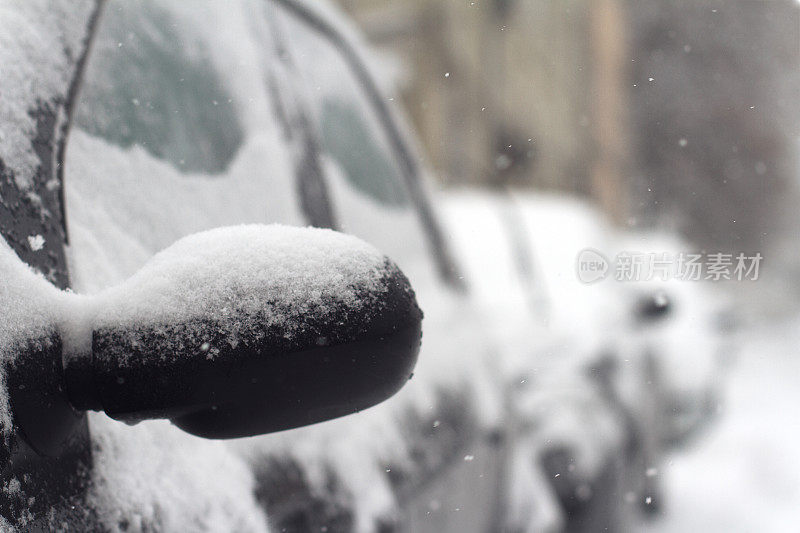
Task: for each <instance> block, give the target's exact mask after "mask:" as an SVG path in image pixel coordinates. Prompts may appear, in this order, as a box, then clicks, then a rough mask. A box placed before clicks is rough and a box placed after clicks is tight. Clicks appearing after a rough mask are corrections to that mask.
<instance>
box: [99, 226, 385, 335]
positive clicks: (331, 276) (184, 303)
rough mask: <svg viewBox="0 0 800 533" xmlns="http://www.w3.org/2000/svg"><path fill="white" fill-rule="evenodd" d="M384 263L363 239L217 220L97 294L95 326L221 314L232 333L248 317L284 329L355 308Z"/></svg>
mask: <svg viewBox="0 0 800 533" xmlns="http://www.w3.org/2000/svg"><path fill="white" fill-rule="evenodd" d="M389 265H390V263H389V262H388V260H387V259H386V258H385V256H384V255H383V254H381V253H380V252H379V251H378V250H376V249H375V248H373V247H372V246H370V245H368V244H366V243H364V242H363V241H361V240H359V239H357V238H355V237H351V236H349V235H344V234H341V233H336V232H334V231H330V230H324V229H315V228H298V227H291V226H281V225H243V226H233V227H226V228H219V229H214V230H210V231H206V232H203V233H198V234H194V235H191V236H189V237H185V238H183V239H181V240H179V241H178V242H176V243H175V244H174V245H172V246H171V247H169V248H167V249H166V250H164V251H162V252H160V253H158V254H156V255H155V256H154V257H153V258H152V259H151V260H150V261H149V262H148V263H147V264H146V265H145V266H144V267H143V268H142V269H141V270H140V271H139V272H138V273H137V274H135V275H134V276H132V277H131V278H130V279H129V280H128V281H126V282H125V283H123V284H122V285H119V286H117V287H114V288H111V289H108V290H107V291H105V292H103V293H101V294H99V295H97V297H96V300H97V301H96V304H95V305H94V306H93V307H94V308H95V310H96V312H98V313H99V316H98V317H97V318H96V321H95V322H94V325H95V328H103V327H110V328H115V327H121V326H142V325H158V324H170V323H177V322H184V323H185V322H191V321H198V320H199V321H214V322H222V323H223V324H225V325H226V327H227V328H230V329H231V330H232V331H233V332H236V331H240V332H243V331H244V330H246V329H248V328H250V327H251V326H253V325H254V324H252V323H249V322H250V321H252V320H255V318H254V317H255V316H257V315H259V316H261V319H260V320H264V319H265V320H266V323H267V325H268V326H274V327H279V328H281V329H282V331H284V335H285V336H286V337H287V338H289V337H291V336H292V335H293V334H294V333H296V331H297V329H298V328H301V327H302V324H303V319H304V317H305V316H306V315H307V314H308V313H313V315H314V317H316V318H320V317H325V316H328V315H329V314H331V313H332V312H334V311H336V310H340V309H341V308H342V307H344V308H345V309H349V310H359V309H364V308H365V307H368V306H370V305H374V304H376V303H377V294H380V293H382V292H385V291H386V286H385V280H386V279H387V276H386V274H387V268H390V267H389Z"/></svg>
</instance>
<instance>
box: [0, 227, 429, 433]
mask: <svg viewBox="0 0 800 533" xmlns="http://www.w3.org/2000/svg"><path fill="white" fill-rule="evenodd" d="M67 300H68V304H66V305H65V309H66V313H65V315H66V316H65V319H64V320H63V322H62V323H61V324H59V327H58V330H59V332H60V341H61V345H62V351H63V355H62V357H61V365H62V369H63V372H62V378H63V383H61V384H59V385H58V388H59V390H61V391H62V392H63V395H64V396H65V398H66V400H67V401H68V403H69V404H70V405H71V407H72V408H74V409H75V410H78V411H85V410H95V411H104V412H105V413H106V414H108V415H109V416H111V417H113V418H117V419H120V420H123V421H126V422H131V423H135V422H138V421H141V420H146V419H157V418H166V419H169V420H171V421H172V422H173V423H174V424H175V425H177V426H178V427H180V428H181V429H183V430H185V431H187V432H189V433H192V434H195V435H199V436H202V437H207V438H219V439H224V438H236V437H245V436H252V435H259V434H263V433H269V432H274V431H281V430H285V429H290V428H295V427H299V426H304V425H308V424H313V423H316V422H320V421H323V420H327V419H331V418H336V417H340V416H344V415H347V414H350V413H354V412H357V411H360V410H362V409H365V408H367V407H370V406H372V405H375V404H377V403H379V402H381V401H383V400H385V399H387V398H388V397H390V396H391V395H393V394H394V393H395V392H397V391H398V390H399V389H400V388H401V387H402V386H403V384H404V383H406V382H407V381H408V379H409V378H410V377H411V374H412V370H413V367H414V365H415V363H416V358H417V353H418V351H419V346H420V338H421V320H422V312H421V311H420V309H419V307H418V306H417V303H416V299H415V295H414V292H413V290H412V288H411V286H410V284H409V282H408V280H407V279H406V277H405V276H404V275H403V273H402V272H401V271H400V270H399V269H398V268H397V266H395V265H394V263H392V262H391V261H390V260H389V259H387V258H386V257H385V256H383V255H382V254H381V253H380V252H378V251H377V250H375V249H374V248H372V247H371V246H369V245H367V244H365V243H363V242H361V241H359V240H358V239H356V238H354V237H350V236H347V235H343V234H339V233H336V232H333V231H330V230H320V229H310V228H305V229H303V228H291V227H283V226H239V227H231V228H221V229H217V230H212V231H209V232H205V233H201V234H196V235H192V236H190V237H187V238H185V239H182V240H180V241H178V242H177V243H176V244H174V245H173V246H171V247H170V248H168V249H166V250H164V251H163V252H161V253H159V254H157V255H156V256H155V257H154V258H153V259H152V260H151V261H150V262H149V263H148V264H147V265H145V266H144V267H143V268H142V269H141V270H140V271H139V272H138V273H137V274H135V275H134V276H133V277H131V278H130V279H129V280H128V281H126V282H124V283H123V284H122V285H120V286H118V287H114V288H112V289H110V290H108V291H105V292H103V293H100V294H98V295H96V296H88V297H78V296H74V295H73V297H71V298H68V299H67ZM25 389H26V392H25V393H24V394H23V396H28V397H29V396H31V394H33V393H32V392H31V390H30V389H31V387H30V386H29V387H26V388H25ZM11 392H12V411H13V414H14V417H15V419H16V420H17V421H18V422H19V425H20V426H21V429H22V430H23V433H24V434H26V435H29V436H30V434H32V433H33V434H42V433H44V434H45V435H46V433H47V431H44V430H43V429H42V428H37V429H36V431H33V432H31V431H30V430H29V427H30V425H31V424H34V425H35V424H36V420H37V419H39V420H41V419H42V416H41V413H40V414H39V415H38V416H37V414H36V413H35V412H34V411H35V407H32V406H31V405H26V402H25V401H23V402H22V404H20V403H19V402H16V404H15V401H14V391H11ZM27 403H28V404H30V402H27ZM39 404H41V402H39ZM20 409H21V410H22V411H23V412H20ZM26 410H27V411H28V412H27V413H26V412H24V411H26ZM20 415H21V416H20ZM26 425H27V426H28V428H26ZM32 444H33V445H34V447H36V443H32Z"/></svg>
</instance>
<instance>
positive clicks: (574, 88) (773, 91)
mask: <svg viewBox="0 0 800 533" xmlns="http://www.w3.org/2000/svg"><path fill="white" fill-rule="evenodd" d="M339 2H340V4H341V6H342V7H343V8H344V9H345V10H346V11H347V12H348V13H349V14H350V15H351V16H352V17H353V18H354V19H355V20H356V21H357V23H358V24H359V25H360V27H361V29H362V30H363V31H364V32H365V33H366V35H367V36H368V39H369V40H370V44H372V45H373V47H374V48H377V50H379V53H381V54H382V55H383V57H382V58H381V60H380V61H376V64H380V65H381V70H382V71H383V72H386V74H387V75H390V76H393V80H394V86H395V87H398V88H399V93H400V95H401V97H402V103H403V105H404V106H405V109H406V111H407V114H408V116H409V117H410V119H411V121H412V122H413V126H414V129H415V130H416V132H417V133H418V134H419V137H420V138H421V139H422V142H423V144H424V147H423V150H422V151H423V155H424V156H425V157H426V158H427V160H428V162H429V164H430V166H431V167H432V168H433V169H434V170H435V171H436V172H435V176H436V178H437V179H438V180H439V181H440V183H441V185H442V186H444V187H447V188H452V187H461V186H466V185H469V186H479V187H495V186H497V185H511V186H513V187H518V188H524V189H533V190H540V191H558V192H563V193H565V194H568V195H575V196H580V197H583V198H587V199H589V200H590V201H591V202H592V203H593V204H595V205H596V206H597V207H599V208H600V209H601V210H602V211H603V213H604V214H605V215H607V217H608V218H609V219H610V220H611V221H613V222H614V223H615V224H617V225H618V226H627V227H632V228H653V227H660V228H668V229H671V230H674V231H677V232H678V233H680V234H681V235H683V236H684V237H685V238H686V239H688V240H689V241H690V242H691V243H693V244H696V245H697V246H698V247H700V248H703V249H720V250H733V249H735V250H737V251H745V252H753V251H761V252H762V253H764V254H766V255H768V260H766V261H765V262H764V268H765V269H766V270H765V272H767V273H768V275H765V278H764V279H765V281H766V283H761V284H759V287H758V289H759V290H758V291H757V292H758V294H748V297H749V298H756V299H757V300H758V301H757V302H752V304H753V305H758V306H759V310H760V311H764V310H765V309H769V310H770V311H782V312H785V311H787V310H788V309H787V307H789V308H793V307H794V302H796V301H797V296H798V291H799V290H800V284H797V283H795V282H793V281H792V280H793V278H795V273H796V272H797V271H798V265H797V264H796V263H797V262H798V261H797V260H796V256H797V254H796V253H794V251H795V250H796V246H794V245H793V241H794V236H795V234H796V232H797V229H798V223H800V221H799V220H798V217H797V213H796V211H797V210H796V209H794V206H795V205H796V203H797V201H798V198H800V196H799V195H798V171H799V170H800V166H798V162H797V150H798V128H799V127H800V126H799V124H800V122H798V113H799V112H800V99H799V98H798V96H800V93H799V91H800V83H799V78H800V70H799V69H798V65H799V64H800V4H798V3H797V2H796V1H794V0H724V1H723V0H690V1H674V0H636V1H624V0H474V1H470V0H339ZM387 70H388V71H389V72H387ZM770 282H772V283H770ZM767 285H770V287H766V286H767ZM740 288H741V287H740Z"/></svg>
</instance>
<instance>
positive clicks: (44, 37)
mask: <svg viewBox="0 0 800 533" xmlns="http://www.w3.org/2000/svg"><path fill="white" fill-rule="evenodd" d="M94 5H95V2H93V1H92V0H80V1H75V2H52V1H49V0H27V1H24V2H23V1H12V2H3V3H2V4H0V94H2V98H0V159H2V160H3V161H5V162H6V164H7V165H8V166H9V168H10V170H11V171H13V172H14V177H15V179H16V181H17V185H18V186H19V188H20V189H22V190H25V189H26V188H28V187H29V186H30V184H31V179H32V178H33V175H34V173H35V171H36V168H37V167H38V166H39V165H40V161H39V157H38V156H37V155H36V151H35V150H34V147H33V144H32V141H33V139H34V138H36V135H35V132H36V121H35V119H34V117H33V116H32V115H31V113H32V112H34V111H37V109H39V107H40V106H42V105H45V104H46V103H48V102H51V101H52V100H53V99H55V98H59V99H61V100H62V101H63V100H64V99H65V97H66V94H67V90H68V88H69V85H70V80H71V78H72V69H73V68H74V64H75V61H76V60H77V54H78V53H80V51H81V50H82V49H83V43H82V41H83V39H84V38H85V37H86V26H87V23H88V21H89V14H90V13H91V11H92V9H93V8H94ZM50 111H53V112H54V111H55V109H50ZM56 119H57V120H62V119H63V117H56Z"/></svg>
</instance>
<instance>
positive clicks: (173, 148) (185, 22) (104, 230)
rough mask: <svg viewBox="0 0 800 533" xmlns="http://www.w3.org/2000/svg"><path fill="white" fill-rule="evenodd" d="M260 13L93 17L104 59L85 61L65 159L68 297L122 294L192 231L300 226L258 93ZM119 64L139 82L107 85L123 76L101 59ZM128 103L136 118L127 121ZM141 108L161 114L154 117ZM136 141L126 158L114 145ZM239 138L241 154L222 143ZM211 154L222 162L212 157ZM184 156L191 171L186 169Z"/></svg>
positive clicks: (190, 9)
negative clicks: (115, 290)
mask: <svg viewBox="0 0 800 533" xmlns="http://www.w3.org/2000/svg"><path fill="white" fill-rule="evenodd" d="M259 6H261V3H260V2H257V1H255V0H239V1H236V2H230V3H226V4H222V3H220V2H215V1H212V0H208V1H194V2H192V3H187V2H182V1H176V0H146V1H141V2H129V1H123V0H111V1H109V2H108V4H107V6H106V11H105V15H106V16H108V18H105V17H101V19H100V21H99V25H98V29H97V35H96V42H95V45H96V47H97V51H99V53H92V54H90V56H89V59H88V64H87V72H86V76H85V79H84V80H83V82H84V83H83V88H82V89H81V92H80V93H79V95H78V101H77V110H76V111H77V114H78V116H79V117H83V119H81V120H78V121H77V122H76V124H75V127H74V128H73V129H72V131H71V133H70V138H69V142H68V146H67V150H66V160H65V178H66V179H65V196H66V211H67V223H68V227H69V234H70V244H71V246H70V252H71V253H70V270H71V272H72V273H73V278H74V280H73V281H74V285H75V288H76V290H78V291H88V292H92V291H96V290H100V289H102V288H104V287H106V286H108V285H112V284H115V283H119V282H121V281H122V280H124V279H125V278H126V277H128V276H130V275H131V274H133V273H134V272H135V271H136V270H137V269H138V268H139V267H141V266H142V264H144V262H146V261H147V260H148V259H149V258H150V257H151V256H152V255H153V254H154V253H156V252H158V251H159V250H161V249H163V248H166V247H167V246H169V245H171V244H172V243H173V242H174V241H175V240H177V239H179V238H181V237H184V236H186V235H188V234H191V233H195V232H197V231H202V230H205V229H208V228H213V227H218V226H227V225H233V224H242V223H271V222H279V223H283V224H292V225H305V224H306V223H307V222H306V219H305V217H304V215H303V213H302V212H301V211H300V209H299V207H298V206H299V201H298V192H297V187H296V185H295V178H294V171H293V160H292V156H291V150H290V149H289V147H288V146H287V144H286V140H285V137H284V132H283V130H282V129H281V128H280V127H279V123H278V119H277V118H276V110H275V108H274V106H273V105H272V102H271V101H270V96H269V91H268V90H267V86H266V81H265V80H267V79H268V72H269V69H270V68H271V65H272V64H273V63H274V62H275V59H274V57H273V56H274V49H273V47H271V46H269V45H268V43H270V42H271V40H270V39H271V37H270V30H269V26H268V24H267V21H266V19H264V18H260V17H253V16H252V13H262V12H263V10H262V9H261V8H259ZM165 21H168V22H165ZM139 33H144V35H145V37H146V38H144V37H140V36H139ZM130 34H134V35H135V36H136V37H135V38H128V37H127V36H129V35H130ZM120 36H123V37H125V38H124V40H122V41H120V40H119V39H120ZM119 43H122V46H118V44H119ZM104 50H105V52H103V51H104ZM117 51H124V52H119V53H120V54H121V56H120V57H123V58H125V59H124V61H127V62H129V63H130V64H131V67H130V68H131V69H133V71H134V72H138V73H139V74H135V75H133V76H129V77H131V78H138V77H139V76H140V75H141V76H142V77H143V78H142V79H141V80H139V79H128V80H119V79H116V78H117V77H120V76H123V74H124V72H119V69H120V68H121V67H119V66H118V65H113V64H112V63H113V62H110V59H109V57H108V55H109V54H113V53H116V52H117ZM104 54H106V55H104ZM233 58H235V59H233ZM167 64H168V65H169V66H167ZM123 71H124V69H123ZM178 72H180V73H187V72H192V73H193V76H194V80H195V82H196V84H199V85H200V87H196V92H195V89H194V88H192V87H189V86H186V85H184V84H182V83H179V79H174V78H175V76H177V74H175V73H178ZM180 75H181V76H182V75H183V74H180ZM148 76H153V77H154V78H159V81H158V82H157V88H153V87H150V88H148V87H144V85H147V84H148V83H149V82H148V81H147V77H148ZM162 77H165V78H167V81H164V80H162V79H161V78H162ZM112 81H113V83H112ZM137 84H139V85H142V86H143V87H142V88H141V91H142V92H138V89H136V88H135V87H136V85H137ZM133 94H137V95H138V96H137V98H138V101H139V105H138V106H135V105H134V106H133V107H128V106H129V104H131V101H130V100H131V95H133ZM143 95H151V96H152V97H153V100H152V102H155V101H156V100H157V101H158V102H160V103H158V104H156V103H153V108H149V107H148V103H150V102H151V100H150V99H148V97H145V96H143ZM217 95H218V96H217ZM217 97H218V98H220V100H216V105H215V101H214V100H215V99H216V98H217ZM223 97H224V99H222V98H223ZM167 104H170V105H171V104H175V105H176V106H177V107H176V108H174V109H173V108H169V110H170V111H171V112H170V113H166V115H168V116H162V113H161V112H160V111H159V110H161V109H162V108H157V105H158V106H160V105H167ZM120 110H126V112H119V111H120ZM128 111H130V112H128ZM176 111H177V112H176ZM184 111H186V112H184ZM205 120H209V121H211V122H214V123H215V124H217V123H219V124H218V125H217V127H218V129H214V127H213V125H212V127H211V128H209V129H206V128H205V126H203V125H201V124H202V123H203V122H204V121H205ZM234 131H238V133H235V134H234V133H231V135H230V136H227V137H226V133H225V132H234ZM134 133H135V135H136V138H134V137H130V139H133V140H132V141H131V143H130V144H128V143H127V142H123V140H122V137H124V135H127V134H130V135H134ZM234 137H237V138H238V140H237V141H236V143H237V144H238V146H236V147H234V146H233V144H232V143H231V142H228V141H226V139H228V140H229V141H232V140H233V139H234ZM145 140H146V141H147V142H146V143H145ZM162 141H163V143H165V144H164V145H163V146H162V145H161V144H159V143H162ZM217 141H219V142H220V143H222V144H223V145H224V144H225V143H226V142H228V144H227V146H228V148H226V149H225V150H222V148H220V147H218V146H217V147H216V148H214V149H209V148H208V147H209V146H210V145H215V143H217ZM181 150H183V151H181ZM192 151H194V152H196V153H197V154H198V158H199V159H195V160H194V162H193V163H191V164H190V163H189V160H190V156H189V155H187V154H189V152H192ZM167 154H169V155H167ZM179 157H180V158H181V160H183V161H184V163H186V164H183V165H182V164H180V160H177V161H176V160H175V159H177V158H179ZM184 158H185V159H184ZM200 163H202V164H200ZM199 167H202V168H199Z"/></svg>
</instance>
